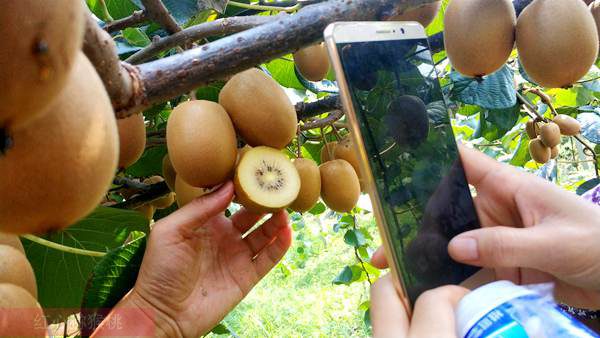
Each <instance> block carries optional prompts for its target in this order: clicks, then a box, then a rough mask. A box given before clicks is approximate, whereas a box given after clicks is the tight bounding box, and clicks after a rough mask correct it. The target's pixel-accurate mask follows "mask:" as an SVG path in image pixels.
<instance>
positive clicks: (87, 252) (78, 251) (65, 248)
mask: <svg viewBox="0 0 600 338" xmlns="http://www.w3.org/2000/svg"><path fill="white" fill-rule="evenodd" d="M21 237H23V238H25V239H28V240H30V241H32V242H34V243H36V244H39V245H43V246H45V247H48V248H50V249H54V250H58V251H63V252H68V253H72V254H75V255H82V256H91V257H103V256H104V255H106V253H104V252H98V251H91V250H84V249H79V248H73V247H70V246H66V245H62V244H58V243H55V242H52V241H49V240H47V239H43V238H40V237H37V236H34V235H21Z"/></svg>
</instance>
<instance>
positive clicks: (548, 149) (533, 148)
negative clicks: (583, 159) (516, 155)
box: [525, 114, 581, 164]
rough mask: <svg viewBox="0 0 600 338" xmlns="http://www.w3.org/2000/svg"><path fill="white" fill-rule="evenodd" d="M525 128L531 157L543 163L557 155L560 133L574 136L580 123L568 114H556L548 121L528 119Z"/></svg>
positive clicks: (579, 127)
mask: <svg viewBox="0 0 600 338" xmlns="http://www.w3.org/2000/svg"><path fill="white" fill-rule="evenodd" d="M525 130H526V132H527V135H528V136H529V139H530V141H529V154H530V155H531V158H532V159H533V160H534V161H536V162H537V163H541V164H544V163H547V162H548V161H550V159H555V158H557V157H558V155H559V152H560V148H559V147H560V142H561V135H564V136H575V135H577V134H579V132H580V131H581V125H580V124H579V122H578V121H577V120H576V119H574V118H572V117H571V116H569V115H564V114H558V115H556V116H555V117H554V119H553V120H552V121H548V122H546V121H543V120H541V119H535V120H529V121H527V124H526V128H525Z"/></svg>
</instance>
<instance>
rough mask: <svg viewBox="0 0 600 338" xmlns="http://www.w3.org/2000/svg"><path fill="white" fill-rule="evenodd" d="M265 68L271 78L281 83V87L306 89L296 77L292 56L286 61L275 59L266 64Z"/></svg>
mask: <svg viewBox="0 0 600 338" xmlns="http://www.w3.org/2000/svg"><path fill="white" fill-rule="evenodd" d="M265 66H266V68H267V70H268V71H269V73H270V74H271V76H272V77H273V78H274V79H275V80H276V81H277V82H279V84H280V85H282V86H284V87H287V88H294V89H299V90H304V89H305V88H304V86H303V85H302V84H301V83H300V81H298V78H297V77H296V72H295V67H294V62H293V61H291V55H288V56H287V57H286V58H285V59H283V58H278V59H274V60H272V61H270V62H268V63H266V64H265Z"/></svg>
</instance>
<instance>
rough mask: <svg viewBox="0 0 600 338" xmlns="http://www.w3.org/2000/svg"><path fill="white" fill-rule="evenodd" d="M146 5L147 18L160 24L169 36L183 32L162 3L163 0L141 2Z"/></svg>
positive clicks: (144, 0)
mask: <svg viewBox="0 0 600 338" xmlns="http://www.w3.org/2000/svg"><path fill="white" fill-rule="evenodd" d="M141 1H142V4H143V5H144V8H145V12H146V16H147V17H148V18H149V19H151V20H152V21H155V22H156V23H158V24H159V25H160V26H161V27H162V28H164V29H165V30H166V31H167V32H169V34H174V33H177V32H179V31H181V27H179V25H178V24H177V21H175V19H173V17H172V16H171V14H170V13H169V10H168V9H167V7H165V5H164V4H163V3H162V1H161V0H141Z"/></svg>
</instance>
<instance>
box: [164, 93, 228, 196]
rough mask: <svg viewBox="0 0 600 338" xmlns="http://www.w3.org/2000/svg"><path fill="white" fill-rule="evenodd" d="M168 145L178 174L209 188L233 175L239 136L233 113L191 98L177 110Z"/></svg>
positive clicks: (208, 102)
mask: <svg viewBox="0 0 600 338" xmlns="http://www.w3.org/2000/svg"><path fill="white" fill-rule="evenodd" d="M167 147H168V150H169V159H170V160H171V163H172V164H173V168H175V172H177V177H179V176H181V178H182V179H183V180H184V181H186V182H187V183H188V184H190V185H192V186H195V187H199V188H208V187H212V186H215V185H218V184H220V183H223V182H225V181H226V180H228V179H230V178H231V177H232V176H233V171H234V167H235V161H236V158H237V138H236V135H235V129H234V127H233V123H232V122H231V119H230V118H229V115H227V112H226V111H225V109H223V107H221V106H220V105H219V104H217V103H214V102H211V101H204V100H197V101H188V102H184V103H181V104H179V105H178V106H177V107H176V108H175V109H173V112H172V113H171V116H170V117H169V121H168V123H167Z"/></svg>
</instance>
